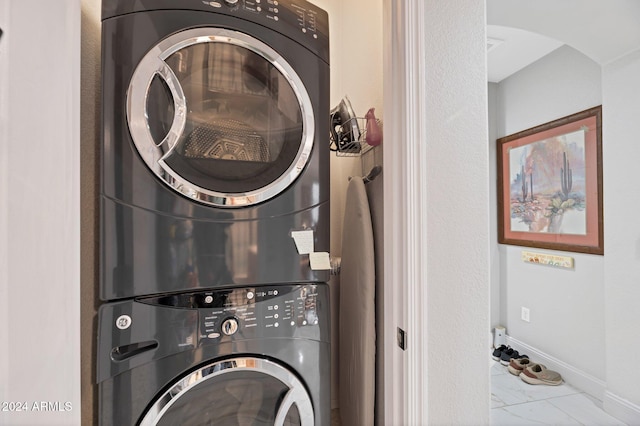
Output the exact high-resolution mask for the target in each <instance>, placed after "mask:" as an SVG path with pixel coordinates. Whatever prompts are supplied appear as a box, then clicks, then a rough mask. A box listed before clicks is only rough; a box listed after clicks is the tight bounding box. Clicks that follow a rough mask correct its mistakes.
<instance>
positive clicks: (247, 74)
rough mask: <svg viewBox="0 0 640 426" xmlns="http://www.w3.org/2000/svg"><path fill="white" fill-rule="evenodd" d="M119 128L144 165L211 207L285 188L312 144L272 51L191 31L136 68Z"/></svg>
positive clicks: (295, 84)
mask: <svg viewBox="0 0 640 426" xmlns="http://www.w3.org/2000/svg"><path fill="white" fill-rule="evenodd" d="M127 121H128V124H129V130H130V132H131V136H132V139H133V142H134V144H135V146H136V148H137V150H138V152H139V153H140V155H141V157H142V159H143V160H144V162H145V163H146V165H147V166H148V167H149V168H150V169H151V170H152V171H153V172H154V173H155V174H156V176H158V177H159V178H160V179H161V180H162V181H163V182H164V183H166V184H167V185H169V186H170V187H171V188H173V189H175V190H176V191H178V192H180V193H182V194H184V195H187V196H190V197H192V198H196V199H198V200H199V201H202V202H205V203H207V204H211V205H215V206H235V205H246V204H254V203H257V202H261V201H264V200H266V199H269V198H271V197H273V196H275V195H277V194H278V193H280V192H281V191H282V190H284V189H285V188H286V187H287V186H289V185H290V184H291V183H292V182H293V181H294V180H295V179H296V178H297V177H298V175H299V174H300V173H301V172H302V170H303V169H304V166H305V164H306V161H307V160H308V158H309V155H310V153H311V150H312V147H313V142H314V131H315V130H314V118H313V109H312V104H311V100H310V98H309V95H308V94H307V92H306V90H305V87H304V85H303V83H302V81H301V79H300V77H299V76H298V75H297V74H296V72H295V71H294V69H293V68H292V67H291V66H290V65H289V64H288V63H287V62H286V61H285V60H284V59H283V58H282V56H280V55H279V54H278V53H277V52H276V51H275V50H273V49H272V48H271V47H269V46H268V45H266V44H264V43H262V42H261V41H259V40H257V39H255V38H254V37H251V36H249V35H247V34H244V33H242V32H238V31H231V30H227V29H221V28H196V29H191V30H186V31H182V32H179V33H177V34H173V35H171V36H169V37H167V38H166V39H164V40H162V41H161V42H159V43H158V44H157V45H156V46H155V47H154V48H153V49H151V50H150V51H149V52H148V53H147V54H146V55H145V56H144V58H142V60H141V61H140V63H139V64H138V66H137V68H136V70H135V72H134V74H133V77H132V79H131V83H130V85H129V88H128V92H127Z"/></svg>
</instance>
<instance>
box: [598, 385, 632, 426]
mask: <svg viewBox="0 0 640 426" xmlns="http://www.w3.org/2000/svg"><path fill="white" fill-rule="evenodd" d="M602 404H603V409H604V411H606V412H607V413H609V414H611V415H612V416H614V417H616V418H618V419H620V420H622V421H623V422H625V423H626V424H628V425H638V424H640V406H638V405H636V404H634V403H632V402H629V401H627V400H626V399H623V398H620V397H619V396H618V395H616V394H614V393H612V392H610V391H606V392H605V395H604V399H603V400H602Z"/></svg>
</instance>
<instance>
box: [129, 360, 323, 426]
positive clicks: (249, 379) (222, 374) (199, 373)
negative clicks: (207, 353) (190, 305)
mask: <svg viewBox="0 0 640 426" xmlns="http://www.w3.org/2000/svg"><path fill="white" fill-rule="evenodd" d="M204 424H206V425H210V426H229V425H255V426H267V425H268V426H285V425H286V426H294V425H300V426H312V425H313V424H314V413H313V406H312V403H311V398H310V397H309V394H308V393H307V391H306V389H305V387H304V385H303V384H302V382H300V380H299V379H298V378H297V377H296V376H295V375H294V374H293V373H291V372H290V371H288V370H286V369H285V368H284V367H282V366H280V365H278V364H276V363H274V362H272V361H268V360H265V359H260V358H252V357H243V358H233V359H228V360H225V361H219V362H215V363H212V364H209V365H207V366H205V367H202V368H200V369H198V370H196V371H194V372H193V373H191V374H189V375H187V376H185V377H184V378H182V379H181V380H180V381H179V382H177V383H176V384H174V385H173V386H171V387H170V388H169V389H168V390H167V391H166V392H164V393H163V394H162V395H161V396H160V397H159V398H158V399H157V400H156V401H155V402H154V403H153V405H152V406H151V408H150V409H149V411H147V413H146V415H145V416H144V417H143V419H142V421H141V422H140V426H149V425H158V426H174V425H182V426H196V425H204Z"/></svg>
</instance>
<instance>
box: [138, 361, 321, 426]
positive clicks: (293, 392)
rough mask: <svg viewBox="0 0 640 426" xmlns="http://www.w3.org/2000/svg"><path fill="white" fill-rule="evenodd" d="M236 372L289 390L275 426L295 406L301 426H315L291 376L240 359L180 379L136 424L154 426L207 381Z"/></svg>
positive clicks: (266, 363) (304, 395) (301, 391)
mask: <svg viewBox="0 0 640 426" xmlns="http://www.w3.org/2000/svg"><path fill="white" fill-rule="evenodd" d="M237 371H255V372H258V373H263V374H267V375H269V376H271V377H274V378H276V379H278V380H279V381H280V382H282V383H283V384H285V385H286V386H287V387H288V388H289V391H288V392H287V394H286V396H285V398H284V400H283V401H282V403H281V404H280V407H279V408H278V413H277V417H276V421H275V423H274V426H283V423H284V420H285V418H286V415H287V413H288V411H289V409H290V408H291V406H292V405H294V404H295V405H296V407H297V409H298V413H299V414H300V422H301V426H313V425H314V412H313V405H312V403H311V397H310V396H309V394H308V393H307V391H306V389H305V387H304V385H303V383H302V382H301V381H300V380H299V379H298V378H297V377H296V376H295V375H294V374H293V373H292V372H290V371H289V370H287V369H286V368H284V367H282V366H280V365H279V364H276V363H275V362H273V361H269V360H266V359H262V358H254V357H239V358H231V359H226V360H223V361H217V362H213V363H211V364H208V365H206V366H204V367H202V368H199V369H198V370H196V371H194V372H192V373H190V374H189V375H187V376H185V377H183V378H182V379H180V380H179V381H178V382H177V383H176V384H175V385H173V386H171V388H169V389H168V390H167V391H165V392H164V393H163V394H162V395H161V396H160V397H159V398H158V399H157V400H156V402H154V403H153V405H152V406H151V408H150V409H149V410H148V411H147V412H146V413H145V415H144V417H143V418H142V421H141V422H140V423H139V424H140V426H155V425H157V424H158V422H159V421H160V420H161V419H162V416H163V415H164V414H165V413H166V412H167V411H168V410H169V409H170V408H171V406H172V405H173V404H175V403H176V401H178V400H179V399H180V398H181V397H182V396H184V395H185V394H186V393H187V392H189V390H190V389H191V388H193V387H194V386H196V385H198V384H200V383H202V382H203V381H205V380H210V379H213V378H216V377H219V376H221V375H224V374H229V373H233V372H237Z"/></svg>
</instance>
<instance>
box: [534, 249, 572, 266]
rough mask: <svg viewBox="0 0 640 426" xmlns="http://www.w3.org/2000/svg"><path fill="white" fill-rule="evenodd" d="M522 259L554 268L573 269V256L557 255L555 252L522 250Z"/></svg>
mask: <svg viewBox="0 0 640 426" xmlns="http://www.w3.org/2000/svg"><path fill="white" fill-rule="evenodd" d="M522 261H523V262H527V263H539V264H540V265H547V266H554V267H556V268H565V269H573V257H570V256H558V255H555V254H545V253H534V252H532V251H523V252H522Z"/></svg>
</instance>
